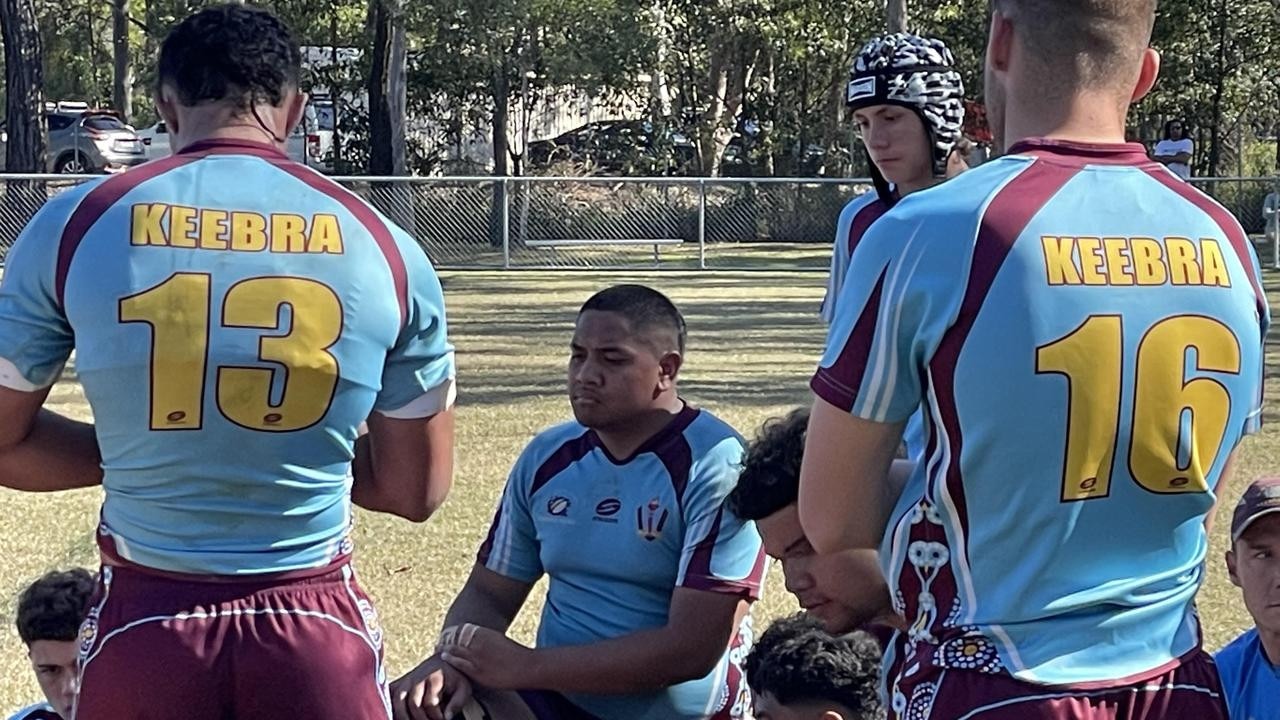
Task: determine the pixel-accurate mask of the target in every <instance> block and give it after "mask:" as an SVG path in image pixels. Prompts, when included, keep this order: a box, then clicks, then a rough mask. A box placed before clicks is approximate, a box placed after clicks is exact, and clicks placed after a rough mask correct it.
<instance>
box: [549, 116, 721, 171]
mask: <svg viewBox="0 0 1280 720" xmlns="http://www.w3.org/2000/svg"><path fill="white" fill-rule="evenodd" d="M661 139H662V138H661V137H660V136H658V135H657V133H656V132H655V130H654V126H653V123H651V122H649V121H647V120H603V121H599V122H592V123H587V124H586V125H583V126H582V127H580V128H576V129H574V130H570V131H569V132H566V133H563V134H561V135H558V136H556V137H554V138H551V139H550V140H538V141H536V142H531V143H529V150H528V153H527V157H528V163H529V165H530V166H531V167H546V166H549V165H553V164H555V163H558V162H565V161H569V162H575V163H581V164H583V165H591V166H593V167H594V168H595V169H598V170H601V171H603V172H607V173H616V172H623V171H625V170H629V169H633V168H634V167H635V166H637V165H639V166H641V169H642V170H643V171H646V172H658V173H672V174H680V173H682V172H685V171H687V170H688V168H689V167H690V166H692V164H693V162H694V159H695V157H696V151H695V150H694V147H693V142H692V141H690V140H689V138H687V137H685V136H684V135H683V134H681V133H678V132H675V131H668V132H667V136H666V143H665V145H666V146H667V147H666V148H665V149H666V150H669V152H670V155H669V156H668V157H667V158H663V157H662V155H663V154H664V153H663V150H664V148H662V147H660V145H661V143H660V142H659V140H661Z"/></svg>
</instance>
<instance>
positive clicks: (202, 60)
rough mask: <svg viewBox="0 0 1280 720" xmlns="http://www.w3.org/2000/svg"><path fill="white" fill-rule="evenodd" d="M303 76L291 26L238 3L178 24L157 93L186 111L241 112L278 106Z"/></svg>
mask: <svg viewBox="0 0 1280 720" xmlns="http://www.w3.org/2000/svg"><path fill="white" fill-rule="evenodd" d="M301 75H302V51H301V49H300V48H299V47H298V42H297V40H296V39H295V38H294V37H293V33H291V32H290V31H289V28H288V26H286V25H285V24H284V22H283V21H281V20H280V18H278V17H276V16H275V15H274V14H272V13H271V12H269V11H267V10H263V9H261V8H255V7H252V6H249V5H240V4H235V3H228V4H225V5H215V6H213V7H209V8H205V9H204V10H201V11H200V12H198V13H196V14H194V15H192V16H190V17H188V18H187V19H185V20H183V21H182V22H181V23H178V25H177V26H176V27H174V28H173V30H171V31H170V32H169V36H168V37H166V38H165V40H164V44H163V45H161V46H160V59H159V62H158V63H157V67H156V83H157V88H161V87H166V86H167V87H170V88H172V89H173V90H174V91H175V92H177V94H178V100H179V101H180V102H181V103H182V104H183V105H186V106H187V107H194V106H196V105H200V104H201V103H206V102H220V101H226V100H230V101H232V102H233V103H235V105H236V107H238V108H240V109H248V108H250V107H252V106H253V105H256V104H258V103H262V102H266V103H269V104H271V105H279V104H280V101H281V100H282V99H283V97H284V92H285V90H286V89H287V88H291V87H292V88H297V87H299V83H300V78H301Z"/></svg>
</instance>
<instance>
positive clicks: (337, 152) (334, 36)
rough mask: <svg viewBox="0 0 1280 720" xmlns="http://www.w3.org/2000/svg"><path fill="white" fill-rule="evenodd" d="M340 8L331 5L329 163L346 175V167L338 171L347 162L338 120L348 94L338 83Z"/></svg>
mask: <svg viewBox="0 0 1280 720" xmlns="http://www.w3.org/2000/svg"><path fill="white" fill-rule="evenodd" d="M339 7H340V5H339V4H338V0H333V2H331V3H329V50H330V54H331V57H330V61H331V62H332V67H331V69H330V78H331V79H330V80H329V99H330V100H331V101H332V102H333V142H332V143H330V147H331V148H332V151H331V152H332V154H333V155H332V156H333V159H332V161H331V162H330V163H329V166H330V167H332V168H333V170H334V171H335V172H339V173H345V167H344V169H342V170H339V169H338V166H339V164H342V165H344V166H345V165H346V163H345V161H343V160H342V159H341V158H342V126H341V123H339V122H338V120H339V119H340V118H341V117H342V96H343V95H345V94H346V93H345V92H344V90H345V89H346V88H345V83H344V87H341V88H340V87H339V83H338V80H339V77H340V75H339V70H338V68H339V67H340V66H339V65H338V8H339ZM342 77H343V79H345V76H342Z"/></svg>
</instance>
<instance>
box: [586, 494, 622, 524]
mask: <svg viewBox="0 0 1280 720" xmlns="http://www.w3.org/2000/svg"><path fill="white" fill-rule="evenodd" d="M621 509H622V501H621V500H619V499H618V498H606V499H604V500H601V501H600V502H599V503H596V515H595V517H593V518H591V519H592V520H595V521H597V522H604V523H617V522H618V519H617V518H615V517H614V515H617V514H618V511H619V510H621Z"/></svg>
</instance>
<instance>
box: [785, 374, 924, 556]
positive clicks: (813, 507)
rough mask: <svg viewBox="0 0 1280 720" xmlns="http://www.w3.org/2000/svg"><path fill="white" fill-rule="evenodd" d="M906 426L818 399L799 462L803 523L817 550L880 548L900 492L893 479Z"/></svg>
mask: <svg viewBox="0 0 1280 720" xmlns="http://www.w3.org/2000/svg"><path fill="white" fill-rule="evenodd" d="M903 427H904V423H901V422H898V423H891V424H886V423H878V422H872V421H870V420H863V419H862V418H859V417H855V416H853V415H851V414H849V413H847V412H845V411H843V410H841V409H839V408H837V407H836V406H834V405H832V404H830V403H828V402H827V401H825V400H823V399H821V398H818V399H817V400H815V402H814V406H813V412H812V414H811V415H810V418H809V432H808V435H807V436H806V441H805V448H804V462H803V464H802V465H801V466H800V524H801V526H802V527H803V528H804V532H805V535H806V536H807V537H808V538H809V542H810V544H812V545H813V549H814V550H816V551H817V552H820V553H830V552H837V551H840V550H850V549H858V548H860V549H875V548H878V547H879V546H880V541H881V539H882V538H883V536H884V529H885V526H886V525H887V524H888V521H889V513H890V511H891V509H892V507H893V503H894V502H895V501H896V500H897V493H898V492H900V491H901V486H900V485H899V486H896V487H895V486H894V485H892V484H891V483H890V481H889V477H890V470H891V468H892V467H893V461H894V456H895V455H896V454H897V451H898V445H899V444H900V443H901V442H902V430H903Z"/></svg>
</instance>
